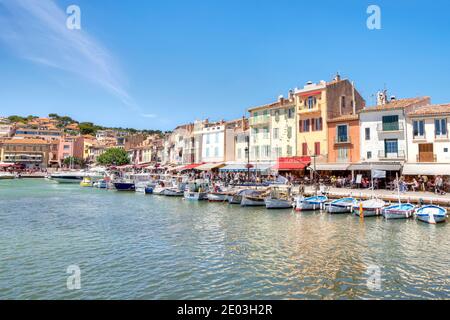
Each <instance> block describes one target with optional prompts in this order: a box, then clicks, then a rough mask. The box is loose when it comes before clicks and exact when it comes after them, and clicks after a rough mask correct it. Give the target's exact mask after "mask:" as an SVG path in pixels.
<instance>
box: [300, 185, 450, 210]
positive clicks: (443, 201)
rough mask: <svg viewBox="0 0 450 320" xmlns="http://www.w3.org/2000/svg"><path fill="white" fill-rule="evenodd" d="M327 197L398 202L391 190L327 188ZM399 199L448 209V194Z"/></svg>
mask: <svg viewBox="0 0 450 320" xmlns="http://www.w3.org/2000/svg"><path fill="white" fill-rule="evenodd" d="M327 193H328V194H327V195H328V197H329V198H331V199H335V198H336V199H339V198H343V197H346V196H350V195H351V196H353V197H356V198H362V199H370V198H371V197H372V196H373V194H375V196H376V197H378V198H380V199H382V200H384V201H387V202H392V203H394V202H398V193H397V192H396V191H391V190H384V189H380V190H375V191H374V192H372V190H369V189H349V188H333V187H331V188H329V189H327ZM313 194H315V191H314V188H313V187H312V186H307V187H306V188H305V195H313ZM400 199H401V200H402V202H410V203H413V204H419V203H420V202H421V201H423V202H424V203H425V204H430V203H433V204H437V205H441V206H443V207H446V208H450V194H446V195H439V194H435V193H432V192H423V191H419V192H411V191H408V192H404V193H401V194H400Z"/></svg>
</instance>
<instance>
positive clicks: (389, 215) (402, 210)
mask: <svg viewBox="0 0 450 320" xmlns="http://www.w3.org/2000/svg"><path fill="white" fill-rule="evenodd" d="M415 209H416V206H415V205H413V204H410V203H398V204H394V205H391V206H388V207H386V208H384V209H383V212H382V213H383V217H384V218H385V219H409V218H411V217H412V216H413V215H414V211H415Z"/></svg>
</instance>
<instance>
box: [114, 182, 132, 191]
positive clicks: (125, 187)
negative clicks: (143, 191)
mask: <svg viewBox="0 0 450 320" xmlns="http://www.w3.org/2000/svg"><path fill="white" fill-rule="evenodd" d="M114 188H115V189H116V190H117V191H135V190H136V186H135V184H134V182H125V181H118V182H114Z"/></svg>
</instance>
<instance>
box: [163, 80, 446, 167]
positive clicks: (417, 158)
mask: <svg viewBox="0 0 450 320" xmlns="http://www.w3.org/2000/svg"><path fill="white" fill-rule="evenodd" d="M449 118H450V104H441V105H433V104H432V103H431V99H430V97H415V98H406V99H397V98H396V97H394V96H391V97H388V95H387V93H386V91H384V92H379V93H378V95H377V103H376V105H374V106H366V102H365V100H364V99H363V97H362V96H361V94H360V93H359V92H358V90H357V89H356V88H355V86H354V84H353V83H352V82H351V81H349V80H348V79H341V77H340V76H339V75H337V76H336V77H335V78H334V79H333V80H332V81H329V82H326V81H320V82H319V83H312V82H308V83H307V84H306V85H305V86H304V87H302V88H296V89H293V90H289V93H288V95H287V96H286V97H284V96H280V97H278V99H277V100H276V101H274V102H272V103H269V104H265V105H260V106H254V107H251V108H249V109H248V119H246V118H242V119H238V120H233V121H220V122H214V123H211V122H209V121H197V122H195V123H193V124H188V125H183V126H179V127H177V128H176V129H175V130H174V131H173V133H172V134H170V135H169V136H167V137H166V139H165V140H164V149H163V154H162V156H161V158H162V162H163V164H171V165H176V166H180V167H183V166H189V165H198V164H203V165H205V163H206V166H208V163H209V164H210V166H211V167H214V166H215V165H217V166H223V165H225V166H226V167H229V168H230V169H235V170H239V169H241V170H245V168H247V163H250V164H251V166H252V168H256V170H258V171H261V172H263V171H268V170H271V169H278V170H293V171H294V170H296V169H298V168H301V165H300V162H302V160H303V159H305V158H310V159H311V162H312V164H313V165H312V166H314V167H315V169H316V170H318V171H328V172H330V173H331V172H339V173H341V174H344V173H345V172H353V173H354V172H364V171H372V170H378V171H386V172H391V173H393V172H400V171H402V172H403V173H405V174H411V175H419V174H426V175H437V174H442V173H444V172H447V171H446V170H445V169H447V170H448V169H450V151H449V149H450V137H449V133H448V131H449V130H450V127H449V123H448V120H449Z"/></svg>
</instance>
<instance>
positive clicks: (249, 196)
mask: <svg viewBox="0 0 450 320" xmlns="http://www.w3.org/2000/svg"><path fill="white" fill-rule="evenodd" d="M264 198H265V197H264V196H263V193H262V192H261V191H256V190H247V191H246V192H243V194H242V201H241V206H242V207H259V206H265V205H266V203H265V202H264Z"/></svg>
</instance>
